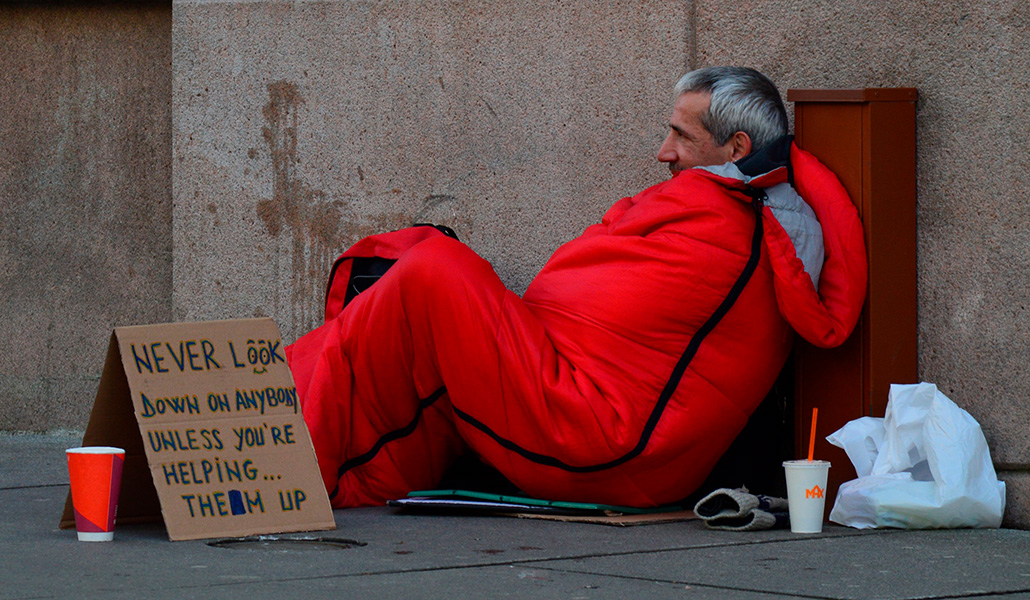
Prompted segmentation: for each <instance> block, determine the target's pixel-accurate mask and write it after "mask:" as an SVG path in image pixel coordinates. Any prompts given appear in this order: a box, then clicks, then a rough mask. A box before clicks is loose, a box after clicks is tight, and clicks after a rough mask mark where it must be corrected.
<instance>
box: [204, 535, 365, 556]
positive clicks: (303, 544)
mask: <svg viewBox="0 0 1030 600" xmlns="http://www.w3.org/2000/svg"><path fill="white" fill-rule="evenodd" d="M207 545H208V546H211V547H213V548H230V549H233V550H264V551H268V550H271V551H273V552H298V551H300V552H312V551H316V552H321V551H326V550H347V549H349V548H360V547H361V546H364V545H366V544H365V542H359V541H356V540H346V539H343V538H331V537H317V538H316V537H280V536H277V535H259V536H255V537H246V538H231V539H227V540H216V541H213V542H208V543H207Z"/></svg>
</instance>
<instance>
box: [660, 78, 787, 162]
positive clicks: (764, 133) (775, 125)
mask: <svg viewBox="0 0 1030 600" xmlns="http://www.w3.org/2000/svg"><path fill="white" fill-rule="evenodd" d="M687 92H701V93H707V94H711V97H712V104H711V106H709V107H708V113H707V114H705V115H704V116H703V117H702V118H701V124H702V125H704V127H705V129H707V130H708V133H711V134H712V137H714V138H715V141H716V143H717V144H719V145H722V144H725V143H726V142H728V141H730V138H731V137H733V134H734V133H736V132H738V131H743V132H744V133H746V134H748V136H750V137H751V149H752V152H756V151H758V150H761V149H762V148H763V147H765V146H766V145H767V144H769V143H771V142H772V141H774V140H776V139H777V138H779V137H781V136H784V135H786V134H787V110H786V109H785V108H784V107H783V100H781V99H780V92H779V91H778V90H777V89H776V85H775V84H774V83H773V82H772V81H771V80H770V79H769V78H768V77H766V76H765V75H762V74H761V73H759V72H758V71H756V70H754V69H749V68H747V67H708V68H705V69H697V70H696V71H691V72H689V73H687V74H686V75H684V76H683V77H682V78H681V79H680V80H679V82H678V83H677V84H676V96H677V97H678V96H679V95H680V94H685V93H687Z"/></svg>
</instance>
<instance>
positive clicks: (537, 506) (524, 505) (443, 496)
mask: <svg viewBox="0 0 1030 600" xmlns="http://www.w3.org/2000/svg"><path fill="white" fill-rule="evenodd" d="M387 504H388V505H390V506H397V507H403V508H423V509H453V510H458V509H461V510H483V511H492V512H527V513H548V514H564V515H607V516H614V515H643V514H652V513H662V512H670V511H678V510H683V508H682V507H680V506H659V507H655V508H635V507H632V506H613V505H610V504H588V503H583V502H563V501H560V500H541V499H539V498H526V497H523V496H510V495H507V494H489V493H486V492H471V491H468V490H422V491H417V492H411V493H409V494H408V496H407V497H406V498H401V499H398V500H391V501H389V502H388V503H387Z"/></svg>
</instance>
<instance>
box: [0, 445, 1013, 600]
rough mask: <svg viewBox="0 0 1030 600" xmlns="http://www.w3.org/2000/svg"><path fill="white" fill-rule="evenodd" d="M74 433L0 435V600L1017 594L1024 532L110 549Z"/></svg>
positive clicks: (614, 533)
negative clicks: (67, 526) (82, 530)
mask: <svg viewBox="0 0 1030 600" xmlns="http://www.w3.org/2000/svg"><path fill="white" fill-rule="evenodd" d="M77 442H78V439H77V438H76V437H75V436H74V435H64V436H33V435H5V434H0V523H2V525H0V548H2V549H3V552H0V582H2V585H0V600H14V599H28V598H79V597H82V598H130V597H131V598H140V597H145V598H158V599H160V598H188V597H218V598H230V599H232V598H246V599H247V600H256V599H261V598H277V599H278V598H283V597H288V598H298V599H304V598H325V597H327V596H328V595H330V594H341V593H342V594H344V596H346V597H352V596H358V595H359V594H367V593H368V592H376V593H378V594H381V595H383V596H384V597H389V598H394V597H411V598H465V597H490V598H493V597H497V598H505V597H517V598H529V599H533V598H611V597H630V596H634V595H639V596H642V597H646V598H681V597H685V598H720V599H730V600H735V599H740V600H753V599H759V598H786V597H797V598H834V599H842V598H848V599H850V598H960V597H978V598H985V597H993V596H995V595H998V596H999V597H1000V596H1001V595H1004V596H1005V597H1006V598H1019V597H1028V598H1030V532H1026V531H1017V530H955V531H868V530H867V531H858V530H853V529H848V528H844V527H838V526H828V527H827V528H826V529H825V530H824V532H823V533H822V534H817V535H801V534H792V533H790V532H789V531H785V530H775V531H765V532H752V533H733V532H722V531H713V530H709V529H706V528H705V527H704V526H703V524H701V523H700V522H698V521H691V522H680V523H667V524H654V525H644V526H634V527H610V526H604V525H594V524H584V523H565V522H557V521H544V520H536V519H517V518H511V517H489V516H469V515H453V514H451V515H425V514H411V513H403V512H399V511H396V510H394V509H390V508H385V507H383V508H368V509H353V510H338V511H334V517H335V522H336V529H335V530H331V531H324V532H309V533H299V534H289V535H282V536H261V537H257V538H251V539H245V540H239V539H222V540H219V539H212V540H198V541H184V542H171V541H169V540H168V537H167V533H166V531H165V530H164V527H163V526H162V525H161V524H149V525H122V526H119V527H118V528H117V530H116V533H115V541H114V542H112V543H101V544H87V543H82V542H78V541H77V539H76V536H75V532H74V531H73V530H60V529H58V527H57V525H58V520H59V517H60V514H61V511H62V508H63V506H64V501H65V498H66V496H67V493H68V486H67V473H66V468H65V466H64V448H66V447H68V446H70V445H76V444H77Z"/></svg>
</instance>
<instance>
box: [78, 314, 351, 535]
mask: <svg viewBox="0 0 1030 600" xmlns="http://www.w3.org/2000/svg"><path fill="white" fill-rule="evenodd" d="M83 445H110V446H118V447H121V448H125V450H126V461H125V468H124V471H123V474H122V490H121V499H120V501H119V509H118V522H119V523H126V522H133V521H142V520H150V519H154V518H160V517H161V516H163V518H164V522H165V526H166V527H167V528H168V537H169V538H171V539H172V540H189V539H201V538H211V537H236V536H245V535H254V534H261V533H283V532H290V531H314V530H324V529H333V528H335V521H334V519H333V514H332V508H331V507H330V505H329V498H328V496H327V495H326V491H325V486H324V485H323V483H322V479H321V477H320V475H319V471H318V465H317V462H316V460H315V451H314V448H313V446H312V444H311V438H310V436H309V435H308V430H307V427H306V426H305V424H304V419H303V417H302V416H301V412H300V405H299V403H298V401H297V390H296V388H295V387H294V385H293V377H292V375H291V374H290V370H289V367H288V366H287V364H286V358H285V353H284V352H283V344H282V341H281V340H280V338H279V330H278V328H277V327H276V325H275V323H274V322H272V320H271V319H247V320H235V321H211V322H204V323H173V324H165V325H147V326H140V327H119V328H116V329H115V330H114V333H113V334H112V336H111V342H110V345H109V347H108V352H107V362H106V364H105V365H104V372H103V375H102V376H101V380H100V387H99V390H98V392H97V399H96V401H95V402H94V405H93V412H92V414H91V416H90V421H89V425H88V427H87V429H86V435H85V436H84V438H83ZM66 504H67V505H66V507H65V514H64V518H63V519H62V523H61V525H62V527H65V526H74V518H72V515H73V513H72V512H71V504H70V497H69V501H68V503H66ZM69 523H70V525H69Z"/></svg>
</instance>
